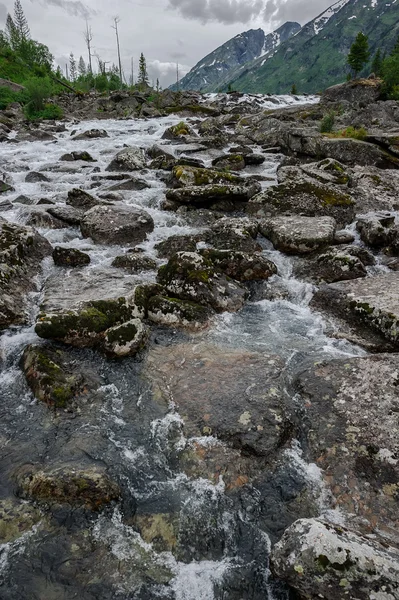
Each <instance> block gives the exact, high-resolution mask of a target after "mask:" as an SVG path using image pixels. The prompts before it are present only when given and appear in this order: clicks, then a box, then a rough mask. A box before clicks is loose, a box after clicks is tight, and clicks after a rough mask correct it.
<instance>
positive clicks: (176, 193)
mask: <svg viewBox="0 0 399 600" xmlns="http://www.w3.org/2000/svg"><path fill="white" fill-rule="evenodd" d="M260 189H261V185H260V184H259V183H258V182H254V181H251V182H249V183H248V184H247V185H245V184H243V185H233V184H214V185H203V186H186V187H184V188H180V189H176V190H168V192H167V193H166V198H167V199H168V200H172V201H174V202H179V203H180V204H189V205H193V206H198V207H204V208H210V209H212V208H214V209H216V210H218V209H219V208H222V209H224V210H228V211H233V210H236V208H237V207H235V206H234V205H235V203H237V202H248V201H249V200H250V198H252V197H253V196H255V195H256V194H258V193H259V191H260ZM221 202H227V203H229V204H226V205H224V206H220V203H221ZM218 203H219V204H218Z"/></svg>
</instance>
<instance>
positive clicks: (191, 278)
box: [157, 252, 248, 312]
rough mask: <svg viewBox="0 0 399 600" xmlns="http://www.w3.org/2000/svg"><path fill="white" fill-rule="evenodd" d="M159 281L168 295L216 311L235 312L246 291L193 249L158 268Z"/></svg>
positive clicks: (175, 256) (239, 306) (243, 300)
mask: <svg viewBox="0 0 399 600" xmlns="http://www.w3.org/2000/svg"><path fill="white" fill-rule="evenodd" d="M157 281H158V283H160V284H161V285H163V286H164V287H165V289H166V291H167V292H168V294H169V295H171V296H172V297H175V298H179V299H180V300H188V301H190V302H195V303H197V304H201V305H203V306H210V307H211V308H213V309H214V310H216V311H217V312H222V311H231V312H234V311H237V310H239V309H240V308H242V306H243V305H244V302H245V299H246V298H247V295H248V293H247V291H246V290H244V289H243V288H242V287H241V286H240V285H238V284H237V283H235V282H234V281H232V280H231V279H230V278H228V277H226V275H225V274H224V273H222V272H221V271H219V270H218V269H216V268H215V266H214V264H213V263H212V262H211V261H210V260H208V259H206V258H204V257H203V256H201V255H200V254H198V253H196V252H178V253H177V254H175V255H174V256H172V258H170V260H169V262H168V263H167V264H166V265H164V266H162V267H161V268H160V269H159V271H158V277H157Z"/></svg>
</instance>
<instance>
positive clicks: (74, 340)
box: [35, 268, 144, 353]
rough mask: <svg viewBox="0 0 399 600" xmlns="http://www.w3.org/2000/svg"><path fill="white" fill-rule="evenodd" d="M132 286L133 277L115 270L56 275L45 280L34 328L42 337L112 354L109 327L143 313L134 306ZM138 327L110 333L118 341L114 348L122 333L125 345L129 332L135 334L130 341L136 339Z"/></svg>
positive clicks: (94, 270)
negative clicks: (42, 297)
mask: <svg viewBox="0 0 399 600" xmlns="http://www.w3.org/2000/svg"><path fill="white" fill-rule="evenodd" d="M135 287H136V283H135V280H134V278H133V276H130V275H128V274H125V273H123V274H120V273H119V272H118V271H115V269H104V268H93V269H90V271H89V272H88V271H87V270H86V269H84V270H72V271H71V272H70V273H69V274H68V277H65V275H61V274H59V275H55V276H53V277H51V278H50V279H49V280H48V281H47V282H46V286H45V291H44V299H43V302H42V304H41V306H40V312H39V315H38V317H37V320H36V326H35V331H36V333H37V335H38V336H39V337H41V338H44V339H52V340H57V341H61V342H64V343H65V344H70V345H72V346H76V347H79V348H88V347H94V348H99V349H101V350H106V351H107V352H108V353H111V349H112V345H111V340H107V338H106V336H107V332H108V330H109V329H113V328H115V327H118V326H120V325H123V324H125V323H129V322H131V321H132V320H133V319H136V318H137V317H139V316H141V315H142V314H144V309H143V308H139V307H138V306H137V303H136V299H135ZM134 325H135V324H134ZM139 329H140V328H139V327H137V326H136V325H135V330H134V328H133V327H131V328H128V329H126V330H125V331H124V332H121V331H119V332H117V333H116V334H114V332H112V333H111V338H112V341H115V340H116V342H117V344H116V346H115V348H116V347H117V346H120V345H121V344H119V342H118V340H119V339H120V338H121V336H122V333H123V337H124V344H123V345H124V346H126V344H127V343H128V341H129V340H128V339H127V334H128V332H131V333H133V334H134V339H133V338H132V340H130V341H132V342H135V338H136V334H137V332H138V331H139ZM136 330H137V331H136ZM140 332H141V329H140ZM114 338H115V339H114ZM105 345H106V348H105ZM134 351H135V345H134V343H133V345H132V353H133V352H134Z"/></svg>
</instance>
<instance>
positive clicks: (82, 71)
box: [78, 56, 87, 77]
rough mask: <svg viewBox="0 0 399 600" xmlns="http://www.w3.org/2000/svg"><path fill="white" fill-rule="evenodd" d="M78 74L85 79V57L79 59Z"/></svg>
mask: <svg viewBox="0 0 399 600" xmlns="http://www.w3.org/2000/svg"><path fill="white" fill-rule="evenodd" d="M78 73H79V76H80V77H84V76H85V75H86V73H87V68H86V63H85V61H84V59H83V56H81V57H80V58H79V63H78Z"/></svg>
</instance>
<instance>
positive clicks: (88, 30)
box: [83, 21, 94, 74]
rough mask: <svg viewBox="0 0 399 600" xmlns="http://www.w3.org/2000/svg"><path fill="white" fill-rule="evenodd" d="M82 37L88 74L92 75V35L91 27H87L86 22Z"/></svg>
mask: <svg viewBox="0 0 399 600" xmlns="http://www.w3.org/2000/svg"><path fill="white" fill-rule="evenodd" d="M83 36H84V40H85V42H86V46H87V52H88V55H89V73H91V74H93V65H92V62H91V59H92V56H94V54H92V52H91V42H92V41H93V34H92V32H91V27H89V23H88V22H87V21H86V31H84V32H83Z"/></svg>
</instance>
